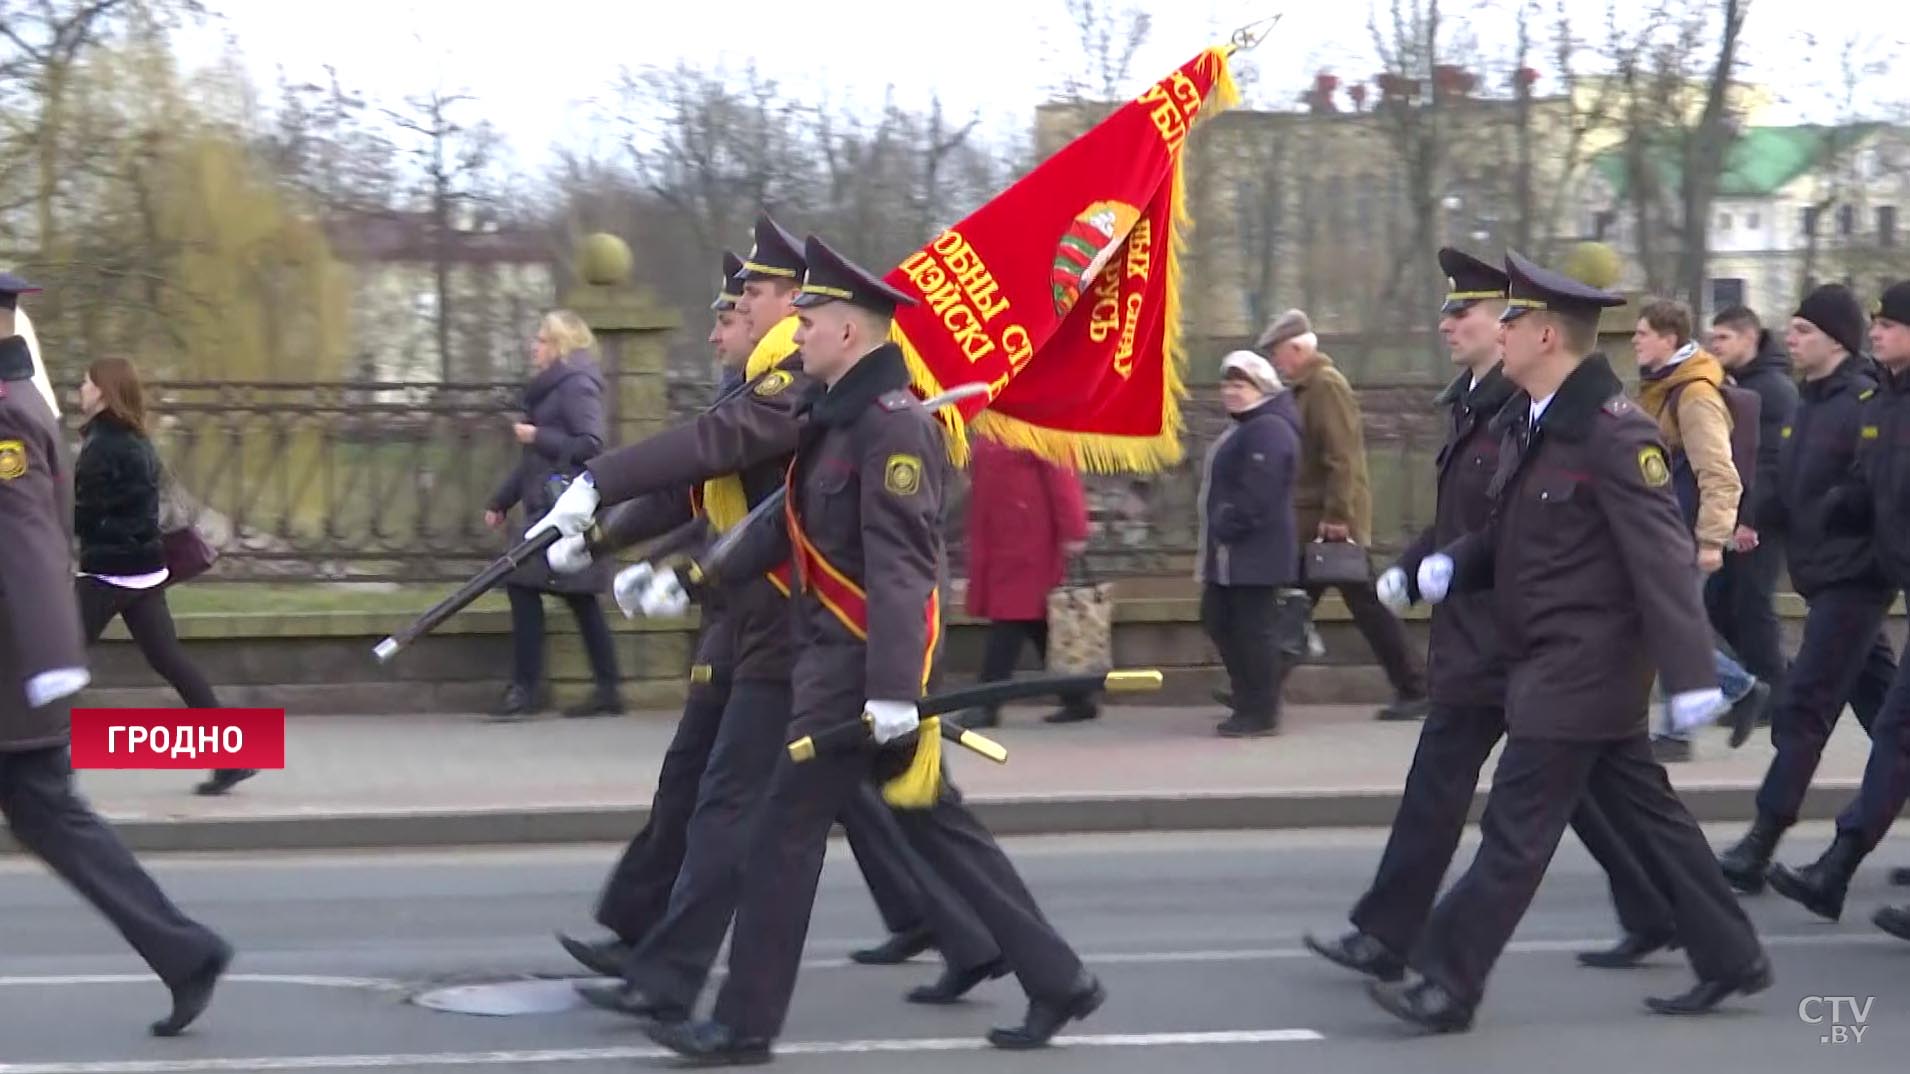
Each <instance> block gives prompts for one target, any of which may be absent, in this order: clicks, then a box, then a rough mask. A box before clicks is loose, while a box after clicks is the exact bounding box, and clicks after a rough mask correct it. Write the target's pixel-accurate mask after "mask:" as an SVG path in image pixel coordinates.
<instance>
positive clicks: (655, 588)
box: [637, 567, 690, 619]
mask: <svg viewBox="0 0 1910 1074" xmlns="http://www.w3.org/2000/svg"><path fill="white" fill-rule="evenodd" d="M637 606H638V607H639V608H642V609H643V614H645V615H647V616H650V617H651V618H653V619H669V618H673V617H675V616H679V615H682V614H683V613H684V612H686V611H688V610H689V607H690V595H689V594H688V593H686V592H684V590H683V583H682V582H679V581H677V578H676V572H675V571H673V570H671V569H669V568H668V567H665V568H664V569H662V570H660V571H658V572H656V573H655V574H653V575H651V576H650V582H649V584H648V585H646V586H644V587H643V592H642V593H641V594H639V595H638V597H637Z"/></svg>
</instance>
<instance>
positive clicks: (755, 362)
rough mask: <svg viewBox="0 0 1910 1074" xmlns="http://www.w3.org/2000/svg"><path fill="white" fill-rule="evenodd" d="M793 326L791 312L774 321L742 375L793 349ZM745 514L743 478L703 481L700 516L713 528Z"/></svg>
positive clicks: (756, 372) (770, 365)
mask: <svg viewBox="0 0 1910 1074" xmlns="http://www.w3.org/2000/svg"><path fill="white" fill-rule="evenodd" d="M796 327H797V322H796V318H795V315H793V314H792V315H790V316H788V317H784V318H783V319H782V320H780V321H777V322H776V326H775V327H774V328H771V329H770V330H769V333H768V334H767V335H765V336H764V337H763V338H762V339H760V340H758V341H757V343H756V349H755V350H752V351H750V352H749V361H748V362H747V363H745V364H744V366H743V379H745V380H755V379H756V378H757V377H760V376H762V375H763V374H764V373H767V372H769V371H770V370H772V369H774V368H776V367H777V366H778V365H780V364H781V363H782V361H783V360H784V359H785V358H788V357H789V356H790V355H792V354H794V353H796ZM747 514H749V494H748V493H746V492H744V491H743V479H742V478H740V477H737V476H736V475H735V474H725V475H723V476H722V477H717V478H711V479H710V480H708V481H705V482H703V517H704V518H706V519H708V520H709V523H710V526H711V528H712V529H714V530H716V532H718V533H722V532H724V531H725V530H728V529H729V528H730V527H732V526H734V525H736V524H737V523H738V522H741V521H743V517H744V516H745V515H747Z"/></svg>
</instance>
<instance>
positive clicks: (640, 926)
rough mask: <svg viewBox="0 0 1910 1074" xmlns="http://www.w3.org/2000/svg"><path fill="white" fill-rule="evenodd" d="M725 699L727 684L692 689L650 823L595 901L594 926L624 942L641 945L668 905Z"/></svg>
mask: <svg viewBox="0 0 1910 1074" xmlns="http://www.w3.org/2000/svg"><path fill="white" fill-rule="evenodd" d="M729 696H730V690H729V686H728V685H727V684H725V685H722V686H711V687H693V688H692V689H691V691H690V699H689V702H688V703H687V704H685V705H684V706H683V715H682V717H681V718H680V719H678V720H677V724H676V734H675V735H674V736H673V737H672V738H671V739H670V747H669V749H667V750H665V751H664V754H663V767H662V768H661V769H660V770H659V771H658V772H657V790H656V794H655V795H654V796H653V797H652V798H651V799H650V820H649V823H647V824H645V825H644V826H643V830H642V831H640V832H638V833H637V835H636V838H634V839H632V840H630V845H629V846H627V847H625V848H624V852H623V856H622V857H621V858H619V859H618V860H617V864H616V866H615V867H614V868H612V869H611V871H610V878H609V880H608V881H607V882H606V883H605V884H604V889H603V893H602V894H601V895H599V896H598V898H597V923H598V924H599V925H602V926H603V927H604V928H607V929H609V930H610V931H611V932H614V933H616V934H617V938H618V939H620V940H622V941H623V942H624V943H626V944H631V945H635V944H637V943H639V942H640V941H642V939H643V937H644V934H646V933H648V932H649V931H650V929H651V927H652V926H654V925H655V924H656V923H657V922H658V921H661V920H662V919H663V915H664V911H665V910H666V909H667V908H668V907H669V904H670V890H671V889H672V888H674V887H675V886H676V878H677V871H678V870H679V869H680V868H681V867H682V865H683V855H684V853H685V850H686V845H687V841H688V838H689V834H688V833H689V826H690V816H691V814H692V813H694V812H695V810H696V801H697V787H698V785H699V784H701V783H702V781H703V770H704V768H706V767H707V766H708V764H709V759H710V751H711V750H713V749H714V748H715V747H716V735H717V730H718V729H719V728H720V727H721V726H722V723H723V709H724V707H725V706H727V705H728V704H729Z"/></svg>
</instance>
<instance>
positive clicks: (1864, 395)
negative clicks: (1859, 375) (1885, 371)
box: [1857, 388, 1877, 399]
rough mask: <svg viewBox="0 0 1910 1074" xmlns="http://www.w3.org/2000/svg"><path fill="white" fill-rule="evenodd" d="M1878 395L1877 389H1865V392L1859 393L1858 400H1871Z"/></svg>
mask: <svg viewBox="0 0 1910 1074" xmlns="http://www.w3.org/2000/svg"><path fill="white" fill-rule="evenodd" d="M1876 394H1877V389H1875V388H1865V389H1864V390H1863V391H1860V392H1858V393H1857V398H1858V399H1868V398H1870V397H1871V396H1873V395H1876Z"/></svg>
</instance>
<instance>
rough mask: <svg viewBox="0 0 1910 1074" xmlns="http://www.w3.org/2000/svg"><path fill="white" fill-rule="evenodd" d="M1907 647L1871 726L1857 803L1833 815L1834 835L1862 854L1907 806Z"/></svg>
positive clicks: (1909, 745) (1909, 651)
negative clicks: (1846, 837)
mask: <svg viewBox="0 0 1910 1074" xmlns="http://www.w3.org/2000/svg"><path fill="white" fill-rule="evenodd" d="M1906 667H1910V643H1906V646H1905V651H1904V655H1903V657H1902V658H1900V659H1899V660H1898V661H1897V674H1896V676H1895V677H1894V678H1892V679H1891V681H1890V689H1889V691H1888V692H1887V693H1885V694H1884V701H1883V708H1882V709H1881V710H1880V711H1879V712H1878V713H1877V718H1876V719H1875V720H1874V721H1872V723H1871V725H1870V759H1869V760H1868V761H1866V762H1865V763H1864V779H1863V783H1862V785H1861V786H1859V787H1858V788H1857V797H1855V798H1853V799H1851V801H1850V804H1849V805H1847V806H1845V807H1844V808H1843V811H1842V812H1840V813H1838V814H1837V834H1838V835H1840V836H1842V835H1850V836H1855V837H1856V838H1857V840H1858V842H1859V844H1860V845H1861V846H1862V847H1863V849H1864V852H1865V853H1866V854H1868V853H1869V852H1870V851H1873V850H1875V849H1877V844H1878V843H1881V842H1883V837H1884V835H1885V834H1886V833H1888V832H1889V831H1890V826H1891V825H1892V824H1894V823H1896V820H1897V814H1899V813H1901V812H1903V804H1904V802H1905V801H1906V800H1910V671H1906V670H1905V669H1906Z"/></svg>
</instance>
